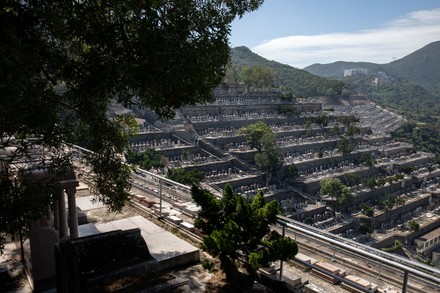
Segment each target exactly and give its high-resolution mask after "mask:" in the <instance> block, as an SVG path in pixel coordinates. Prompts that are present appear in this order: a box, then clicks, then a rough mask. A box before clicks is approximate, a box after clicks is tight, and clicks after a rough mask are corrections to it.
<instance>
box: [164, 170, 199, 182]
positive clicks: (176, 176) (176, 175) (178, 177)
mask: <svg viewBox="0 0 440 293" xmlns="http://www.w3.org/2000/svg"><path fill="white" fill-rule="evenodd" d="M204 177H205V174H204V173H203V171H200V170H191V171H187V170H185V169H184V168H176V169H170V170H168V174H167V178H168V179H171V180H174V181H177V182H180V183H182V184H186V185H194V184H199V183H200V182H201V181H202V180H203V178H204Z"/></svg>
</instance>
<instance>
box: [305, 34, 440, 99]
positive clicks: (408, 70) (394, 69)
mask: <svg viewBox="0 0 440 293" xmlns="http://www.w3.org/2000/svg"><path fill="white" fill-rule="evenodd" d="M352 68H365V69H368V70H369V71H371V72H377V71H383V72H385V73H386V74H387V75H389V76H391V77H394V78H399V79H404V80H407V81H409V82H412V83H414V84H416V85H420V86H422V87H423V88H425V89H426V90H428V91H430V92H432V93H436V94H440V74H439V68H440V41H436V42H432V43H429V44H428V45H426V46H424V47H422V48H420V49H418V50H416V51H414V52H412V53H410V54H408V55H406V56H405V57H403V58H400V59H398V60H395V61H392V62H390V63H386V64H376V63H370V62H347V61H337V62H333V63H329V64H318V63H315V64H313V65H310V66H307V67H305V68H304V70H305V71H307V72H309V73H311V74H314V75H317V76H321V77H325V78H331V79H339V80H340V79H342V78H343V77H344V76H343V75H344V70H345V69H352Z"/></svg>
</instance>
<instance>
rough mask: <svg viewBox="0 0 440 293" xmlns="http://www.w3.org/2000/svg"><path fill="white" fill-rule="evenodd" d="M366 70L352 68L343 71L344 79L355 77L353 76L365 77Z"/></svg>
mask: <svg viewBox="0 0 440 293" xmlns="http://www.w3.org/2000/svg"><path fill="white" fill-rule="evenodd" d="M367 74H368V69H366V68H352V69H345V70H344V77H347V76H355V75H367Z"/></svg>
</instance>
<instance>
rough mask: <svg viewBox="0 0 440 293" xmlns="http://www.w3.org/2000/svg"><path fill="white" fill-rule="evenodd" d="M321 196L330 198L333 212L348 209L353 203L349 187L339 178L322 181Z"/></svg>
mask: <svg viewBox="0 0 440 293" xmlns="http://www.w3.org/2000/svg"><path fill="white" fill-rule="evenodd" d="M320 184H321V189H320V193H321V195H327V196H330V198H331V200H332V204H333V210H334V211H336V209H339V208H340V207H342V208H344V209H345V208H347V207H349V205H350V204H351V202H352V201H353V195H352V194H351V192H350V191H349V190H348V187H347V186H346V185H344V184H342V182H341V180H339V179H338V178H326V179H323V180H321V183H320Z"/></svg>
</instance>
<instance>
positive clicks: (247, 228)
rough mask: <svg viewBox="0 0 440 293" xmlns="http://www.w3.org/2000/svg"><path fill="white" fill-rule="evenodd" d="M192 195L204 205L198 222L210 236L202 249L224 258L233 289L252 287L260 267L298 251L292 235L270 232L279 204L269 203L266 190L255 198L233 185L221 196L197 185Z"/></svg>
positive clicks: (224, 269) (205, 239) (242, 289)
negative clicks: (214, 194)
mask: <svg viewBox="0 0 440 293" xmlns="http://www.w3.org/2000/svg"><path fill="white" fill-rule="evenodd" d="M191 195H192V197H193V199H194V201H195V202H196V203H197V204H198V205H200V207H201V210H200V211H199V214H198V216H197V219H196V221H195V225H196V227H198V228H200V229H201V230H202V231H203V232H204V233H205V234H206V235H207V236H205V237H204V238H203V243H202V248H203V249H204V250H205V251H207V252H208V253H210V254H211V255H213V256H216V257H218V258H219V259H220V261H221V266H222V269H223V271H224V272H225V274H226V279H227V280H228V283H229V284H230V285H231V287H232V289H233V290H234V291H233V292H243V291H244V290H248V289H249V288H251V287H252V284H253V281H254V280H255V278H256V271H257V270H258V269H259V268H261V267H264V266H267V265H269V263H270V262H273V261H275V260H278V259H282V260H286V259H289V258H292V257H293V256H294V255H295V254H296V253H297V252H298V247H297V245H296V243H295V242H294V241H293V240H292V239H291V238H288V237H287V238H282V237H281V235H279V234H278V233H277V232H276V231H270V227H269V225H270V224H274V223H275V222H276V215H277V213H278V203H277V202H276V201H271V202H269V203H266V201H265V199H264V197H263V193H262V191H260V192H259V193H258V194H257V196H256V197H255V198H254V199H253V200H252V201H249V200H248V199H246V198H244V197H242V196H240V195H239V194H237V193H235V192H234V190H233V189H232V187H231V186H230V184H227V185H226V186H225V189H224V192H223V196H222V198H221V199H217V198H216V197H215V196H213V195H212V194H211V193H210V192H208V191H206V190H203V189H201V188H199V187H196V186H193V187H192V189H191Z"/></svg>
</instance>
